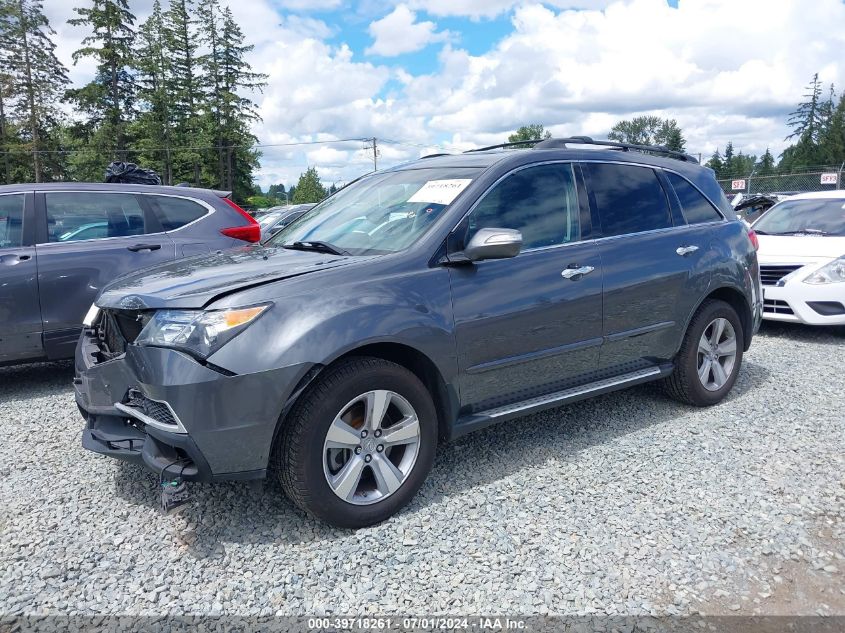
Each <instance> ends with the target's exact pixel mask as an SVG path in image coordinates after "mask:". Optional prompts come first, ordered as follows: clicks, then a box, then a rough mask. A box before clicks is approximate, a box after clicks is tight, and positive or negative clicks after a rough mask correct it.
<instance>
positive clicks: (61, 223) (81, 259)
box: [0, 183, 260, 365]
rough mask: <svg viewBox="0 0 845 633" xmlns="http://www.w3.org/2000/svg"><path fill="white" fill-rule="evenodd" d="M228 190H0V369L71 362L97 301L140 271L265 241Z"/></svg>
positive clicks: (61, 186) (79, 186) (87, 186)
mask: <svg viewBox="0 0 845 633" xmlns="http://www.w3.org/2000/svg"><path fill="white" fill-rule="evenodd" d="M228 195H229V194H228V192H215V191H210V190H206V189H193V188H190V187H157V186H149V185H124V184H92V183H51V184H30V185H7V186H2V187H0V365H2V364H11V363H20V362H30V361H36V360H58V359H62V358H71V357H73V350H74V347H75V346H76V341H77V339H78V338H79V332H80V329H81V327H82V321H83V318H84V317H85V313H86V311H87V310H88V308H89V307H90V306H91V302H92V301H93V300H94V298H95V297H96V296H97V294H98V293H99V291H100V290H101V289H102V288H103V287H104V286H105V285H106V284H107V283H108V282H110V281H112V280H114V279H115V278H117V277H119V276H120V275H123V274H125V273H129V272H134V271H136V270H139V269H140V268H144V267H146V266H150V265H151V264H158V263H164V262H171V261H173V260H175V259H177V258H180V257H184V256H187V255H195V254H198V253H210V252H212V251H216V250H219V249H225V248H230V247H232V246H234V245H236V244H243V243H244V241H247V242H257V241H258V240H259V238H260V231H259V227H258V225H257V224H256V223H255V221H254V220H253V219H252V218H250V217H249V216H248V215H246V213H245V212H243V211H242V210H240V208H239V207H238V206H237V205H236V204H234V203H233V202H232V201H231V200H229V199H228Z"/></svg>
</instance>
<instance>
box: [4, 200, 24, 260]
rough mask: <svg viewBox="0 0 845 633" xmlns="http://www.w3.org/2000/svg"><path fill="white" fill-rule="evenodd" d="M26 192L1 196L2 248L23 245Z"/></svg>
mask: <svg viewBox="0 0 845 633" xmlns="http://www.w3.org/2000/svg"><path fill="white" fill-rule="evenodd" d="M23 205H24V194H22V193H14V194H9V195H7V196H0V248H19V247H20V246H22V245H23Z"/></svg>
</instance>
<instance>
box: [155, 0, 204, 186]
mask: <svg viewBox="0 0 845 633" xmlns="http://www.w3.org/2000/svg"><path fill="white" fill-rule="evenodd" d="M190 9H191V0H171V2H170V8H169V9H168V10H167V12H165V14H164V37H165V43H166V46H165V49H166V51H167V55H168V57H169V59H170V68H171V72H170V73H169V76H168V77H167V80H166V84H165V85H166V89H167V93H168V94H169V95H170V102H171V108H170V121H171V123H172V125H173V140H174V145H176V146H180V147H182V148H183V149H180V150H179V151H178V152H174V154H173V171H174V176H173V177H174V180H175V181H182V180H187V181H190V182H193V183H194V184H195V185H197V186H199V185H200V184H201V165H200V161H201V160H202V156H201V155H200V153H199V151H198V150H197V149H194V148H197V147H201V146H203V145H207V139H206V138H205V137H204V135H203V134H202V133H201V120H200V106H201V102H202V95H201V92H200V74H199V70H200V69H199V64H198V63H197V48H198V37H197V32H196V28H195V20H194V19H193V17H192V16H191V13H190ZM184 148H189V149H184Z"/></svg>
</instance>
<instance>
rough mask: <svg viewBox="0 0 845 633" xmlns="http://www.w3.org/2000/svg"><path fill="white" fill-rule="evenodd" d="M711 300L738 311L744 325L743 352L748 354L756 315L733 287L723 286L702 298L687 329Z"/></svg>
mask: <svg viewBox="0 0 845 633" xmlns="http://www.w3.org/2000/svg"><path fill="white" fill-rule="evenodd" d="M711 299H718V300H720V301H724V302H725V303H727V304H728V305H730V306H731V307H732V308H733V309H734V310H736V313H737V315H739V321H740V323H741V324H742V345H743V351H744V352H747V351H748V349H749V347H750V346H751V338H752V335H753V332H754V314H753V312H752V311H751V306H750V305H749V304H748V300H747V299H746V298H745V294H744V293H743V292H742V291H741V290H738V289H737V288H734V287H733V286H721V287H719V288H716V289H715V290H711V291H710V292H709V293H708V294H707V295H706V296H705V297H704V298H702V299H701V301H699V302H698V304H697V305H696V306H695V308H694V309H693V311H692V312H691V313H690V315H689V318H688V319H687V324H686V328H689V324H690V322H691V321H692V318H693V316H695V314H696V313H697V312H698V311H699V309H701V306H702V305H704V303H705V302H706V301H709V300H711ZM686 328H685V329H684V332H686Z"/></svg>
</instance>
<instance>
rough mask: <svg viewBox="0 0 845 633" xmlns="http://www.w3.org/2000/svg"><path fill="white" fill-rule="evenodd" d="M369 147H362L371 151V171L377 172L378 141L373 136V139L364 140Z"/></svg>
mask: <svg viewBox="0 0 845 633" xmlns="http://www.w3.org/2000/svg"><path fill="white" fill-rule="evenodd" d="M366 140H367V142H368V143H370V144H369V145H364V150H365V151H366V150H368V149H371V150H373V171H378V140H377V139H376V137H375V136H374V137H373V138H368V139H366Z"/></svg>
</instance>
